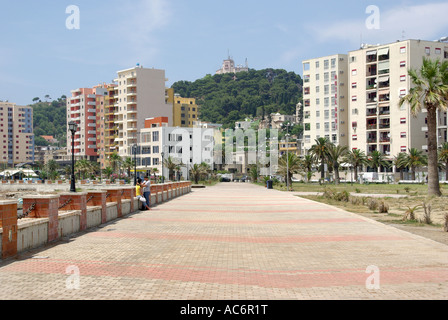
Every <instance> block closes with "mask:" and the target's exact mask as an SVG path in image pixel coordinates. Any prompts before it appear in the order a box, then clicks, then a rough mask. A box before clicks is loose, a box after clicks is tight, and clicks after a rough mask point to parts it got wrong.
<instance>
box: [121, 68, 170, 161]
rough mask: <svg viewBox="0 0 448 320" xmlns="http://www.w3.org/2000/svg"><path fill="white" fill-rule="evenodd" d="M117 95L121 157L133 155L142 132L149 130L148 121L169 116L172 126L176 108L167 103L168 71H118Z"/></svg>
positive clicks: (137, 69)
mask: <svg viewBox="0 0 448 320" xmlns="http://www.w3.org/2000/svg"><path fill="white" fill-rule="evenodd" d="M117 73H118V77H117V79H115V80H114V82H115V83H116V84H117V87H116V88H115V96H114V101H115V103H114V123H115V124H116V125H117V126H118V130H117V131H118V134H117V137H116V138H115V144H116V148H117V149H118V154H119V155H120V156H121V157H128V156H131V155H132V145H134V144H136V143H137V140H138V132H139V131H140V130H141V129H143V128H145V119H147V118H150V117H168V123H169V124H172V118H173V110H172V109H173V106H172V104H168V103H167V102H166V91H165V82H166V81H167V80H168V79H166V78H165V71H164V70H158V69H148V68H143V67H141V66H139V65H137V66H136V67H134V68H131V69H126V70H122V71H118V72H117Z"/></svg>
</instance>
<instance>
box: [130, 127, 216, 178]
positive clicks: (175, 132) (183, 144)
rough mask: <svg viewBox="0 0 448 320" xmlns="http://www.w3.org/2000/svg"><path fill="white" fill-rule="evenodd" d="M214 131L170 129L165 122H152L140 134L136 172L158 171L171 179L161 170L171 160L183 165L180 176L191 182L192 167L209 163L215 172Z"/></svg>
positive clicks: (166, 171) (184, 128)
mask: <svg viewBox="0 0 448 320" xmlns="http://www.w3.org/2000/svg"><path fill="white" fill-rule="evenodd" d="M214 132H215V129H212V128H208V129H203V128H186V127H182V128H181V127H169V126H168V124H167V123H166V122H165V123H164V122H159V123H156V121H153V122H152V123H150V125H147V126H146V128H144V129H142V130H140V133H139V134H140V142H139V144H138V151H137V170H138V171H140V172H142V171H143V172H147V171H148V170H151V172H153V169H154V168H157V171H158V175H160V174H161V173H162V167H163V175H164V176H165V178H166V179H168V176H169V172H168V169H167V168H166V167H164V166H162V161H163V159H167V158H168V157H171V158H172V160H173V162H175V163H178V164H182V166H181V176H182V177H183V178H184V179H188V178H189V173H188V171H189V169H190V168H191V166H192V165H193V164H200V163H202V162H205V163H207V164H208V165H209V166H210V168H211V169H213V149H214Z"/></svg>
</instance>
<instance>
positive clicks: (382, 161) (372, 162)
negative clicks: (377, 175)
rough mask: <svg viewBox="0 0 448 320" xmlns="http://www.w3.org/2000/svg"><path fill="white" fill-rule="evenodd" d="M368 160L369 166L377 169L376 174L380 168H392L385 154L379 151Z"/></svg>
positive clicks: (374, 152) (373, 153)
mask: <svg viewBox="0 0 448 320" xmlns="http://www.w3.org/2000/svg"><path fill="white" fill-rule="evenodd" d="M368 160H369V166H371V167H372V168H373V169H375V171H376V172H378V168H380V167H381V166H383V167H386V168H389V167H390V164H389V162H388V161H387V160H386V156H385V155H384V153H381V152H379V151H378V150H375V151H373V152H372V154H371V155H370V157H369V158H368Z"/></svg>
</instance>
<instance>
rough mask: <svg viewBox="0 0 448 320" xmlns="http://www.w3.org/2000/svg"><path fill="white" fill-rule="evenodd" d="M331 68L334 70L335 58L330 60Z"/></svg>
mask: <svg viewBox="0 0 448 320" xmlns="http://www.w3.org/2000/svg"><path fill="white" fill-rule="evenodd" d="M331 68H336V58H333V59H331Z"/></svg>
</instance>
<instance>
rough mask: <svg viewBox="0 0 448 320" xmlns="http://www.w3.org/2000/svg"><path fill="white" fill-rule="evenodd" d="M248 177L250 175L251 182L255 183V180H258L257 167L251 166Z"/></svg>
mask: <svg viewBox="0 0 448 320" xmlns="http://www.w3.org/2000/svg"><path fill="white" fill-rule="evenodd" d="M249 175H250V179H251V180H252V181H253V182H257V180H258V167H257V165H251V166H250V169H249Z"/></svg>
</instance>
